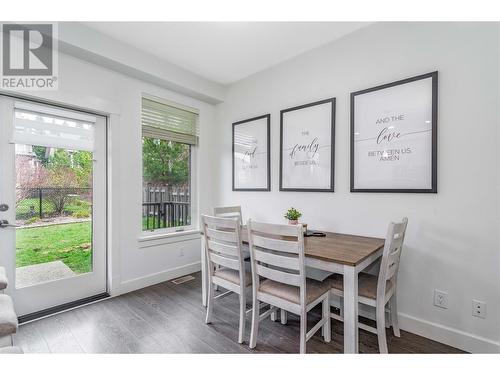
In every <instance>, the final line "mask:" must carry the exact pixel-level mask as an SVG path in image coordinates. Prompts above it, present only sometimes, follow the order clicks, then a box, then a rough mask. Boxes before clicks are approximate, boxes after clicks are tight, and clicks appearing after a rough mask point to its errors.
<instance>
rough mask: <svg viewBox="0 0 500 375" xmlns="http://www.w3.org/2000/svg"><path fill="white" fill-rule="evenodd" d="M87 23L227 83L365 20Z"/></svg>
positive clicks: (165, 59)
mask: <svg viewBox="0 0 500 375" xmlns="http://www.w3.org/2000/svg"><path fill="white" fill-rule="evenodd" d="M84 24H85V25H86V26H88V27H90V28H92V29H94V30H97V31H98V32H100V33H102V34H105V35H107V36H109V37H112V38H114V39H117V40H119V41H121V42H123V43H127V44H129V45H131V46H133V47H135V48H137V49H140V50H142V51H145V52H147V53H149V54H152V55H154V56H156V57H158V58H160V59H162V60H164V61H167V62H170V63H173V64H176V65H178V66H181V67H183V68H184V69H187V70H189V71H191V72H193V73H196V74H198V75H200V76H202V77H204V78H207V79H209V80H212V81H214V82H217V83H220V84H223V85H228V84H231V83H233V82H236V81H238V80H240V79H242V78H245V77H248V76H249V75H251V74H254V73H257V72H259V71H262V70H264V69H267V68H269V67H271V66H273V65H276V64H278V63H280V62H282V61H285V60H288V59H290V58H292V57H294V56H297V55H300V54H301V53H304V52H306V51H308V50H311V49H313V48H316V47H318V46H321V45H323V44H327V43H329V42H331V41H333V40H335V39H338V38H340V37H342V36H344V35H346V34H349V33H351V32H353V31H355V30H358V29H360V28H362V27H365V26H367V25H369V24H370V23H368V22H85V23H84Z"/></svg>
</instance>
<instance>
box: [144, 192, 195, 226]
mask: <svg viewBox="0 0 500 375" xmlns="http://www.w3.org/2000/svg"><path fill="white" fill-rule="evenodd" d="M142 199H143V203H142V228H143V230H154V229H160V228H172V227H180V226H185V225H190V224H191V203H190V195H189V188H188V187H186V186H170V185H164V186H151V185H149V186H144V187H143V196H142Z"/></svg>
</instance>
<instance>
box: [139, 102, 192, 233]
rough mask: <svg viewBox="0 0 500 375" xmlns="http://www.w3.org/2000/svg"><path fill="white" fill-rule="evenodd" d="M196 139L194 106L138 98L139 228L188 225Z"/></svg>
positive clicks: (155, 229) (151, 228) (176, 227)
mask: <svg viewBox="0 0 500 375" xmlns="http://www.w3.org/2000/svg"><path fill="white" fill-rule="evenodd" d="M197 143H198V112H197V110H195V109H192V108H188V107H184V106H180V105H176V104H173V103H170V102H167V101H164V100H161V99H155V98H149V97H144V98H143V99H142V161H143V183H142V230H143V231H157V230H163V231H178V230H182V229H184V228H186V227H190V226H191V225H192V220H191V218H192V216H193V212H192V209H193V205H192V196H191V195H192V184H191V183H192V179H191V175H192V174H193V172H194V171H193V167H194V163H192V159H193V158H192V154H193V149H194V148H195V147H196V145H197Z"/></svg>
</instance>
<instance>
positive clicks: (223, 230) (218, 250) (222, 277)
mask: <svg viewBox="0 0 500 375" xmlns="http://www.w3.org/2000/svg"><path fill="white" fill-rule="evenodd" d="M201 220H202V226H203V235H204V240H205V254H206V255H205V256H206V259H207V268H208V298H207V315H206V319H205V323H207V324H208V323H210V322H211V321H212V311H213V305H214V300H215V299H219V298H223V297H225V296H227V295H228V294H231V293H236V294H238V295H239V301H240V325H239V335H238V342H239V343H240V344H241V343H243V338H244V334H245V321H246V301H247V300H246V288H247V287H248V286H250V285H251V283H252V277H251V275H250V273H249V272H245V265H244V256H243V252H242V246H241V226H240V222H239V221H238V218H220V217H215V216H207V215H202V216H201ZM215 286H220V287H222V288H224V289H227V292H225V293H222V294H219V295H218V296H216V297H215V296H214V289H215V288H214V287H215Z"/></svg>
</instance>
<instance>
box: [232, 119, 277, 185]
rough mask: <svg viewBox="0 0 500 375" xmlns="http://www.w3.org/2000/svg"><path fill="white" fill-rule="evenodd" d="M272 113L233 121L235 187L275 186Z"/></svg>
mask: <svg viewBox="0 0 500 375" xmlns="http://www.w3.org/2000/svg"><path fill="white" fill-rule="evenodd" d="M270 123H271V115H270V114H267V115H263V116H259V117H254V118H251V119H248V120H243V121H238V122H235V123H234V124H233V191H270V190H271V159H270V151H271V143H270V131H271V128H270Z"/></svg>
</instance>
